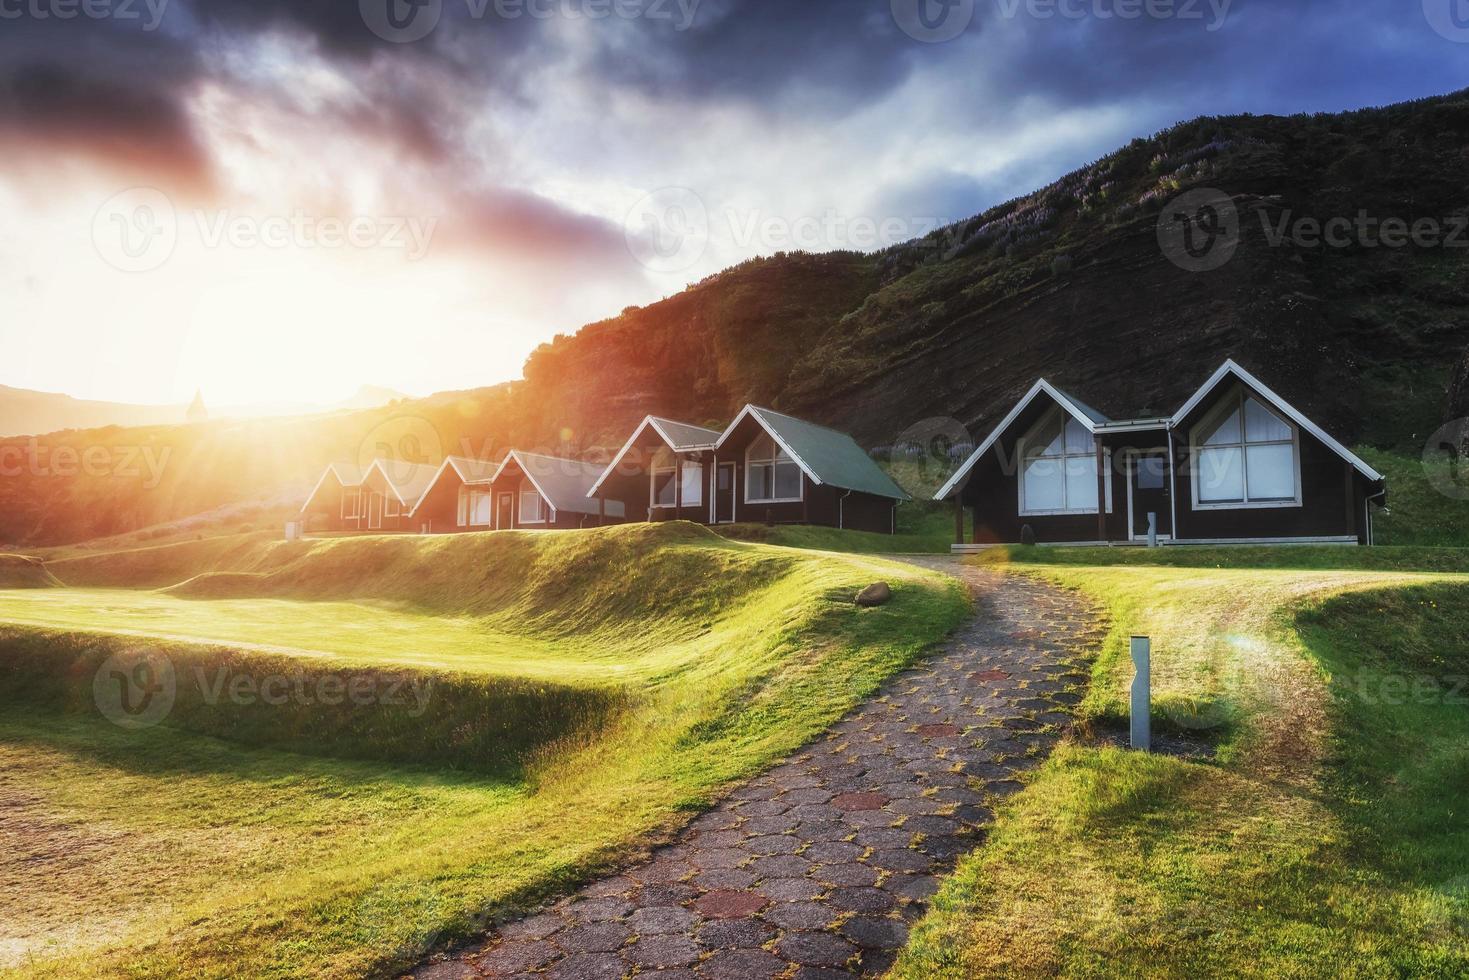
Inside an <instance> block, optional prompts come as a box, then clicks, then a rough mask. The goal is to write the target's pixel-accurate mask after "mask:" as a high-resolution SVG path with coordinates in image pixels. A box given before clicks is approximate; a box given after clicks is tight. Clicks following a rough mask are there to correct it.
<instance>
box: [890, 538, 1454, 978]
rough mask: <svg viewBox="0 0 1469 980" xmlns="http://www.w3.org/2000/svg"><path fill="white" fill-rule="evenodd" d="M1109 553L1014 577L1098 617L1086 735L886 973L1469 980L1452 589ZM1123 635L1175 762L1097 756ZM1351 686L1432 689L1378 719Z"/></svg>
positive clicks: (1117, 684) (1123, 682)
mask: <svg viewBox="0 0 1469 980" xmlns="http://www.w3.org/2000/svg"><path fill="white" fill-rule="evenodd" d="M1050 554H1051V553H1047V555H1048V556H1049V555H1050ZM1162 554H1164V555H1166V556H1169V558H1171V556H1172V555H1174V554H1185V552H1183V550H1182V549H1179V551H1178V552H1164V553H1162ZM1353 555H1356V556H1359V557H1358V563H1361V562H1365V561H1369V560H1375V559H1368V558H1366V557H1361V556H1364V555H1365V553H1360V552H1349V553H1347V554H1346V555H1345V556H1344V557H1345V558H1346V561H1347V562H1348V563H1350V562H1351V561H1352V557H1351V556H1353ZM999 557H1001V556H990V558H991V560H996V559H997V558H999ZM1108 557H1109V556H1107V555H1105V554H1103V553H1094V554H1092V555H1091V556H1090V561H1088V557H1087V556H1085V555H1077V554H1075V553H1067V554H1066V555H1065V556H1064V557H1062V558H1059V559H1054V560H1053V559H1051V558H1049V557H1047V559H1046V562H1045V563H1043V564H1042V563H1028V564H1017V565H1016V566H1015V570H1016V571H1018V572H1020V573H1023V574H1036V575H1041V576H1044V577H1047V578H1050V579H1053V580H1055V581H1058V582H1060V583H1062V584H1066V585H1070V586H1075V587H1078V588H1081V589H1083V590H1085V591H1087V592H1089V593H1090V594H1092V595H1094V596H1096V597H1097V598H1098V599H1099V600H1101V601H1102V602H1103V603H1105V605H1106V607H1107V609H1108V612H1109V614H1110V616H1111V617H1112V621H1113V627H1112V632H1111V635H1110V637H1109V639H1108V641H1107V643H1106V646H1105V649H1104V651H1103V653H1102V655H1101V657H1100V658H1099V660H1098V661H1097V663H1096V665H1095V671H1094V678H1093V688H1092V691H1091V692H1090V694H1089V695H1088V697H1087V699H1086V701H1085V702H1084V703H1083V705H1082V706H1081V709H1080V710H1081V713H1082V716H1083V718H1084V720H1085V722H1086V725H1085V727H1084V729H1083V733H1082V736H1081V737H1078V738H1077V739H1075V740H1073V741H1072V742H1071V743H1069V744H1066V745H1063V746H1062V747H1061V748H1060V749H1059V750H1058V751H1057V752H1056V753H1055V755H1053V757H1052V758H1051V759H1050V760H1049V761H1048V762H1047V763H1046V765H1045V766H1044V767H1043V768H1042V769H1041V770H1040V771H1039V773H1038V774H1037V775H1036V777H1035V779H1034V781H1033V782H1032V783H1031V785H1029V786H1028V787H1027V789H1026V791H1025V792H1024V793H1022V794H1020V795H1019V796H1017V797H1016V798H1015V799H1014V800H1013V801H1012V803H1011V804H1010V805H1009V806H1007V807H1006V808H1005V809H1004V810H1003V811H1002V812H1001V814H1000V818H999V820H998V823H997V825H996V827H995V829H994V833H993V836H992V838H991V839H990V841H989V843H988V845H987V846H986V847H985V848H984V849H983V850H981V851H979V852H977V853H976V854H975V855H973V856H971V857H970V858H969V859H968V860H966V861H965V862H963V863H962V864H961V866H960V869H959V871H958V873H957V875H956V876H955V877H954V878H953V879H952V880H950V881H949V882H947V883H946V884H945V886H944V888H943V889H942V890H941V891H940V893H939V895H938V896H937V898H936V901H935V904H934V907H933V910H932V912H931V913H930V915H929V916H928V917H927V918H926V919H925V920H924V921H923V922H922V923H921V924H920V926H919V927H918V928H917V929H916V930H915V931H914V934H913V940H912V943H911V945H910V947H909V948H908V949H907V950H906V951H905V953H904V955H903V957H902V958H901V960H900V962H899V964H898V968H897V972H896V975H897V976H900V977H920V976H921V977H924V978H929V977H933V976H942V977H972V976H991V975H1014V976H1053V975H1066V976H1096V977H1103V976H1108V977H1110V976H1159V977H1198V976H1259V977H1278V976H1300V977H1305V976H1352V977H1390V976H1441V977H1451V976H1453V977H1458V976H1464V975H1466V973H1469V888H1466V884H1469V877H1466V876H1469V846H1466V844H1469V836H1466V835H1469V809H1466V807H1465V806H1464V805H1463V801H1464V800H1465V799H1469V793H1466V788H1469V786H1466V780H1469V705H1465V704H1463V703H1458V704H1452V703H1449V699H1448V693H1449V691H1450V689H1451V687H1452V685H1453V681H1452V680H1451V678H1452V677H1453V676H1454V675H1455V674H1469V660H1466V656H1465V653H1464V650H1463V646H1462V637H1463V636H1464V635H1466V633H1469V577H1465V576H1463V575H1443V574H1419V573H1412V572H1390V571H1360V570H1355V569H1348V570H1329V569H1328V568H1326V567H1325V566H1326V565H1327V564H1328V562H1327V561H1326V559H1325V557H1324V556H1322V557H1321V559H1320V561H1319V562H1318V561H1317V559H1316V558H1315V557H1313V556H1311V555H1309V554H1306V555H1303V554H1302V553H1300V552H1298V551H1297V550H1295V549H1289V550H1287V549H1280V550H1279V554H1277V555H1276V556H1274V557H1273V559H1272V556H1271V555H1269V554H1266V553H1264V552H1253V553H1252V552H1242V553H1239V554H1238V555H1237V558H1238V560H1239V562H1240V563H1241V564H1244V565H1246V566H1253V567H1246V568H1231V567H1214V566H1216V565H1219V566H1227V565H1228V564H1229V561H1228V560H1226V559H1225V557H1224V556H1223V555H1217V556H1214V555H1211V556H1203V555H1199V554H1197V553H1195V560H1190V561H1184V560H1168V561H1165V562H1163V563H1154V564H1143V563H1142V559H1140V558H1135V557H1133V556H1132V553H1118V556H1116V561H1117V563H1116V564H1103V562H1104V561H1106V560H1107V559H1108ZM1206 557H1207V558H1208V559H1209V560H1207V561H1205V560H1203V559H1204V558H1206ZM1434 561H1435V563H1438V560H1437V559H1434ZM1397 563H1398V564H1400V565H1407V564H1411V562H1410V561H1409V560H1408V556H1407V555H1406V554H1404V555H1400V556H1399V561H1398V562H1397ZM1272 566H1274V567H1272ZM1302 566H1304V567H1302ZM1318 566H1319V567H1318ZM1433 603H1436V604H1437V605H1433ZM1134 633H1140V634H1147V635H1150V636H1151V637H1152V638H1153V641H1154V654H1153V656H1154V689H1155V695H1156V703H1155V711H1154V724H1155V728H1156V729H1157V730H1159V731H1160V733H1161V734H1162V735H1164V736H1167V737H1168V738H1169V739H1170V740H1172V741H1173V742H1174V743H1175V744H1184V745H1192V746H1193V747H1194V750H1195V754H1193V755H1172V756H1170V755H1162V754H1155V755H1143V754H1139V753H1134V752H1131V751H1127V750H1124V749H1122V748H1117V747H1111V746H1112V744H1114V743H1117V742H1120V741H1121V739H1122V730H1123V729H1122V726H1123V724H1124V722H1125V718H1126V711H1127V707H1126V705H1127V700H1126V699H1127V688H1128V685H1129V683H1130V680H1131V674H1132V668H1131V664H1130V660H1129V658H1128V654H1127V649H1126V647H1127V640H1128V637H1129V635H1131V634H1134ZM1364 670H1365V671H1367V674H1366V675H1365V678H1366V683H1367V688H1366V690H1368V691H1375V692H1379V693H1380V691H1381V690H1382V685H1381V675H1391V676H1411V677H1414V678H1416V677H1419V676H1426V677H1432V678H1435V679H1436V680H1435V682H1434V683H1433V684H1431V685H1429V686H1428V687H1427V688H1425V689H1424V690H1426V691H1428V693H1427V694H1426V695H1423V696H1422V697H1419V698H1417V699H1414V698H1408V699H1404V700H1403V701H1402V703H1395V704H1393V705H1391V706H1385V705H1383V704H1381V703H1380V700H1381V699H1380V698H1379V697H1375V696H1374V697H1372V698H1371V699H1370V700H1369V699H1367V698H1364V697H1362V696H1360V694H1359V693H1358V691H1359V688H1357V687H1355V686H1353V685H1352V684H1349V683H1343V681H1345V680H1347V679H1354V680H1356V679H1362V678H1363V677H1364V674H1363V671H1364ZM1374 671H1375V672H1377V673H1376V674H1373V673H1372V672H1374ZM1389 687H1392V685H1389ZM1392 689H1394V690H1395V687H1392Z"/></svg>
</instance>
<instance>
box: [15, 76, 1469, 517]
mask: <svg viewBox="0 0 1469 980" xmlns="http://www.w3.org/2000/svg"><path fill="white" fill-rule="evenodd" d="M1466 165H1469V95H1466V94H1465V93H1457V94H1454V95H1449V96H1444V97H1441V98H1436V99H1428V100H1423V101H1419V102H1415V103H1409V104H1404V105H1398V106H1391V107H1387V108H1382V109H1370V110H1363V111H1359V112H1351V113H1345V114H1339V115H1310V116H1307V115H1302V116H1292V117H1272V116H1234V117H1227V118H1203V119H1197V120H1194V121H1192V122H1188V123H1184V124H1181V125H1179V126H1175V127H1173V128H1172V129H1169V130H1167V131H1165V132H1163V133H1160V134H1158V135H1156V136H1153V137H1151V138H1146V139H1137V140H1134V141H1133V142H1132V143H1131V144H1129V145H1128V146H1126V147H1124V148H1122V149H1120V150H1118V151H1117V152H1116V153H1113V154H1111V155H1110V156H1108V157H1106V158H1104V159H1102V160H1099V161H1097V162H1096V163H1094V164H1092V165H1091V166H1088V167H1085V168H1082V169H1081V170H1078V171H1077V172H1075V173H1073V174H1070V175H1068V176H1066V177H1064V178H1063V179H1061V180H1060V181H1057V182H1056V183H1054V184H1052V185H1050V186H1048V187H1045V188H1042V189H1040V190H1038V191H1036V192H1035V193H1033V194H1031V195H1029V196H1027V197H1025V198H1022V199H1019V200H1016V201H1011V202H1008V203H1006V204H1003V205H1001V206H999V207H995V208H991V209H990V210H989V211H987V212H985V213H983V214H981V215H977V216H976V217H974V218H972V219H969V220H967V221H963V222H960V223H958V224H955V225H953V226H950V227H949V228H945V229H942V230H940V231H938V232H935V233H934V234H932V235H930V236H928V237H927V238H925V239H923V240H920V241H913V242H909V243H906V244H903V245H900V246H897V247H895V248H891V249H887V250H885V251H883V252H879V253H876V254H872V255H861V254H854V253H831V254H825V255H809V254H779V255H776V256H773V257H770V258H763V259H757V260H752V261H749V262H745V263H743V264H741V265H738V266H735V267H733V268H731V269H728V270H726V271H724V272H722V273H719V274H718V275H715V276H712V277H710V278H709V279H707V280H705V281H703V282H701V283H698V284H697V285H695V286H693V287H691V288H689V289H687V290H685V291H684V292H681V293H679V294H678V295H676V296H673V297H670V298H668V299H666V300H664V301H662V302H659V303H656V304H653V305H650V306H648V307H644V308H634V309H629V310H626V311H624V312H623V313H622V314H621V315H620V316H617V317H614V318H612V319H609V320H605V321H602V322H600V323H594V324H591V325H589V326H587V327H585V328H583V329H582V330H581V331H579V332H578V333H577V334H576V335H575V336H563V337H558V338H557V339H556V340H555V341H554V342H553V343H550V344H546V345H543V346H542V347H541V348H539V349H538V350H537V351H535V353H534V354H533V355H532V356H531V357H530V359H529V360H528V361H527V363H526V365H525V372H524V380H523V381H520V382H516V383H513V384H509V385H501V386H498V387H495V388H490V389H482V390H478V391H470V392H458V393H447V394H444V395H438V396H435V397H433V398H431V399H424V400H418V401H409V402H402V403H399V404H397V405H394V406H393V407H391V408H388V409H383V408H378V409H373V410H369V411H364V412H358V413H352V414H338V415H333V416H325V417H320V418H314V419H310V420H290V421H282V420H274V421H272V420H260V421H254V422H248V423H241V422H235V423H231V422H219V421H212V422H209V423H207V424H205V425H202V426H194V427H190V428H155V429H144V430H123V429H112V430H106V431H103V432H87V433H69V434H65V435H64V436H57V437H52V439H50V440H47V444H48V445H49V444H65V445H69V446H71V447H72V449H73V450H74V451H81V450H85V449H86V448H88V447H90V446H104V447H107V451H108V452H109V453H118V452H125V451H126V450H127V449H128V448H129V447H132V448H138V447H151V449H152V451H153V452H154V453H155V455H156V454H158V453H161V452H163V451H164V450H167V454H168V459H169V462H168V466H167V467H166V468H165V469H164V472H163V473H162V475H161V476H160V478H159V480H158V483H157V486H155V487H152V488H145V487H144V486H143V483H144V482H147V481H146V480H143V479H137V478H132V477H108V476H58V475H56V474H55V473H48V472H39V471H38V470H39V468H33V469H34V470H37V471H36V472H27V473H25V474H23V475H22V476H21V477H19V478H7V479H4V480H0V545H4V544H7V543H9V544H38V543H48V542H63V541H71V540H80V539H83V538H89V537H93V536H96V535H98V534H102V533H114V532H117V531H122V530H127V529H129V528H136V527H142V526H146V525H149V524H153V523H158V522H160V521H165V520H173V519H176V518H179V517H182V516H186V515H190V514H196V513H201V512H204V511H210V510H213V509H216V508H221V507H235V506H241V505H245V504H247V503H249V502H251V501H259V502H264V501H269V500H275V501H277V502H281V501H292V500H295V499H297V498H298V497H302V496H304V494H305V492H306V490H308V489H309V487H310V484H311V482H312V481H313V480H314V479H315V477H316V475H317V474H318V473H319V472H320V469H321V467H322V465H323V464H324V463H325V462H326V461H327V460H330V459H353V458H357V457H359V455H360V454H362V453H364V452H371V451H375V450H376V449H379V448H381V447H390V448H391V447H401V448H402V449H403V452H404V454H405V455H408V456H417V457H427V458H432V457H433V455H434V454H435V453H440V454H441V453H443V452H457V453H463V454H467V455H483V456H494V455H498V454H499V453H501V452H503V451H504V449H505V448H506V447H508V446H511V445H514V446H519V447H522V448H540V449H544V450H549V451H558V452H563V453H568V454H587V455H593V454H594V451H595V450H597V449H598V448H602V449H605V448H607V447H615V446H616V445H618V444H620V442H621V441H622V439H624V438H625V437H626V435H627V433H628V431H629V429H630V426H631V425H632V424H633V423H634V422H635V421H636V420H637V419H638V418H640V417H641V416H642V415H644V414H646V413H648V412H656V413H659V414H664V415H669V416H672V417H675V418H681V419H685V420H687V421H690V422H696V423H717V422H723V421H725V420H728V419H729V418H730V417H731V416H732V414H733V413H734V412H735V411H736V410H737V409H738V407H739V406H740V405H741V404H743V403H744V402H746V401H755V402H759V403H763V404H767V405H770V406H771V407H774V408H778V409H783V410H786V411H790V412H793V413H796V414H799V415H803V416H806V417H809V418H811V419H813V420H815V421H818V422H824V423H827V424H830V425H834V426H837V427H839V428H842V429H846V430H848V431H851V432H852V433H853V434H855V435H856V436H857V437H858V439H859V440H860V441H862V442H863V443H864V444H865V445H867V446H868V447H883V446H890V445H892V444H893V443H894V442H896V441H899V440H900V438H901V437H902V435H903V433H904V432H905V430H907V429H908V428H909V427H910V426H912V425H913V424H915V423H918V422H920V421H922V420H925V419H930V418H934V417H940V418H942V417H953V419H955V420H956V423H957V424H959V425H962V426H965V427H968V428H969V429H970V431H971V432H973V433H976V434H980V433H983V432H984V431H987V430H988V428H989V427H990V426H992V425H993V424H994V422H995V421H996V420H997V419H998V417H999V416H1000V414H1001V413H1003V412H1004V411H1005V410H1006V409H1007V408H1008V407H1009V405H1010V404H1011V403H1013V401H1014V399H1016V398H1017V397H1018V396H1019V395H1020V394H1021V393H1022V392H1023V391H1024V389H1025V388H1026V387H1027V386H1028V385H1030V384H1031V383H1032V382H1033V381H1034V379H1035V378H1036V377H1038V376H1042V375H1044V376H1046V377H1048V378H1050V379H1051V380H1053V381H1055V382H1056V383H1058V384H1060V385H1062V386H1063V387H1066V388H1069V389H1072V390H1073V391H1074V392H1075V393H1076V394H1077V395H1078V396H1080V397H1082V398H1083V399H1085V400H1086V401H1088V402H1090V403H1092V404H1093V405H1095V406H1096V407H1098V408H1100V409H1102V410H1103V411H1106V412H1109V413H1111V414H1114V415H1118V416H1121V415H1132V414H1147V413H1163V412H1165V411H1168V410H1170V409H1172V408H1174V407H1176V406H1177V405H1178V404H1179V403H1180V402H1181V401H1182V400H1183V398H1184V397H1185V395H1186V394H1187V393H1188V392H1190V391H1191V390H1192V389H1193V388H1194V387H1196V386H1197V385H1198V384H1199V383H1201V382H1202V381H1203V380H1204V378H1205V377H1206V376H1207V374H1208V373H1209V372H1210V371H1211V370H1212V369H1213V368H1214V367H1216V366H1217V365H1218V364H1219V362H1220V361H1222V360H1223V359H1224V358H1225V357H1226V356H1233V357H1235V358H1237V359H1239V360H1240V361H1241V362H1242V363H1244V364H1245V365H1246V366H1247V367H1250V368H1251V369H1253V370H1255V371H1257V372H1258V373H1259V374H1260V375H1261V376H1262V377H1263V378H1265V379H1266V380H1268V381H1269V382H1270V383H1271V384H1272V386H1274V387H1276V388H1277V389H1278V390H1280V391H1281V393H1282V394H1284V395H1285V396H1286V397H1288V398H1290V399H1292V400H1293V401H1295V402H1296V403H1297V404H1299V405H1300V406H1301V407H1302V408H1303V409H1305V410H1307V411H1308V412H1309V413H1311V414H1312V415H1313V416H1314V417H1316V418H1319V419H1320V420H1321V421H1322V422H1324V423H1325V424H1326V425H1327V426H1328V427H1330V428H1332V429H1333V430H1334V431H1336V432H1337V433H1339V434H1340V435H1341V436H1342V437H1343V438H1345V439H1346V440H1347V441H1348V442H1354V443H1368V444H1373V445H1377V446H1383V447H1397V448H1404V449H1408V450H1411V452H1412V453H1413V454H1415V455H1416V453H1417V452H1418V451H1419V450H1420V448H1421V445H1422V441H1423V440H1424V439H1425V438H1426V436H1427V434H1428V433H1429V432H1431V431H1432V430H1433V429H1434V428H1436V427H1437V426H1438V423H1439V421H1440V420H1441V417H1442V414H1443V410H1444V403H1445V400H1446V399H1445V391H1446V388H1447V384H1448V379H1449V374H1450V370H1451V367H1452V365H1453V363H1454V362H1455V361H1456V360H1457V359H1458V358H1459V357H1460V355H1461V353H1462V352H1463V351H1464V349H1465V347H1466V346H1469V263H1466V258H1469V250H1466V249H1463V248H1452V247H1438V248H1420V247H1400V248H1389V247H1382V246H1380V245H1379V246H1376V247H1368V246H1367V245H1352V246H1350V247H1343V248H1319V247H1316V248H1313V247H1310V246H1309V245H1308V244H1307V243H1306V242H1305V241H1303V240H1298V239H1297V238H1296V237H1294V236H1293V235H1290V234H1287V235H1286V236H1284V237H1283V238H1282V237H1280V236H1279V235H1278V234H1277V233H1276V232H1275V229H1276V228H1278V227H1280V226H1281V222H1282V221H1283V220H1284V221H1285V222H1286V225H1287V226H1288V225H1289V222H1290V221H1291V220H1294V219H1296V218H1303V217H1311V218H1316V219H1329V218H1333V217H1339V216H1340V217H1347V218H1355V216H1357V215H1358V213H1359V212H1364V211H1365V212H1367V213H1368V214H1369V215H1370V216H1374V217H1376V218H1378V219H1381V218H1399V219H1402V220H1404V221H1406V222H1409V223H1411V222H1414V221H1417V220H1419V219H1425V218H1431V219H1434V220H1435V221H1437V222H1440V223H1443V222H1445V221H1449V222H1450V223H1452V221H1453V219H1455V218H1462V217H1465V216H1469V182H1466V181H1465V180H1464V176H1463V175H1464V171H1465V167H1466ZM1202 188H1211V189H1216V190H1219V191H1221V192H1223V193H1224V194H1225V195H1226V196H1228V197H1229V198H1230V199H1231V200H1232V202H1233V206H1234V207H1235V208H1236V209H1237V211H1238V213H1239V215H1240V228H1241V232H1240V238H1239V244H1238V247H1237V250H1236V251H1235V253H1234V256H1233V258H1232V260H1231V261H1229V262H1228V263H1227V264H1225V265H1224V266H1223V267H1222V268H1219V269H1217V270H1215V271H1212V272H1190V271H1186V270H1185V269H1183V268H1180V267H1179V266H1178V265H1175V264H1174V263H1173V262H1171V261H1170V260H1169V259H1168V258H1167V257H1166V256H1165V255H1164V254H1163V252H1162V250H1161V249H1160V246H1159V241H1158V236H1157V228H1158V225H1159V219H1160V214H1161V213H1162V212H1163V208H1164V206H1165V205H1166V204H1167V202H1169V201H1170V200H1172V199H1173V198H1174V197H1175V196H1176V195H1178V194H1180V193H1182V192H1185V191H1188V190H1191V189H1202ZM1272 239H1276V240H1274V241H1272ZM423 356H434V355H431V354H425V355H423ZM213 411H214V410H213V407H212V406H211V412H213ZM951 427H952V426H951ZM6 448H7V447H6V445H5V444H4V443H3V442H0V465H3V463H4V456H3V453H4V452H5V451H6Z"/></svg>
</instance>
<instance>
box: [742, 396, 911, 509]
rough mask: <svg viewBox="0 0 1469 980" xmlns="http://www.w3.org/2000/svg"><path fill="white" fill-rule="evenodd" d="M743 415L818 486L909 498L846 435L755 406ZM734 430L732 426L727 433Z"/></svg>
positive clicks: (896, 497)
mask: <svg viewBox="0 0 1469 980" xmlns="http://www.w3.org/2000/svg"><path fill="white" fill-rule="evenodd" d="M745 412H746V413H749V414H750V415H751V416H752V417H753V418H755V419H756V420H757V421H759V422H760V423H761V424H762V425H763V426H764V427H765V429H766V431H768V432H770V433H771V435H773V436H774V437H775V439H776V441H777V442H779V443H780V444H781V445H782V448H784V449H785V450H786V451H787V452H788V453H790V454H791V456H792V457H794V458H795V460H796V462H797V463H800V464H801V468H802V469H803V470H805V471H806V475H807V476H809V477H811V479H813V480H815V481H816V482H817V483H822V484H825V485H827V486H831V487H838V488H839V489H842V490H856V491H857V492H859V493H870V494H875V495H876V496H879V497H892V498H894V499H895V500H911V499H912V498H911V497H909V496H908V494H907V493H905V492H904V491H903V488H902V487H900V486H898V485H897V484H896V483H894V482H893V478H892V477H890V476H888V475H887V473H885V472H883V469H882V467H880V466H878V465H877V464H876V463H875V462H873V461H872V457H871V456H869V455H867V452H866V451H865V450H863V448H862V447H861V446H859V445H857V441H856V440H855V439H853V438H852V437H851V436H849V435H847V434H846V433H845V432H838V431H837V430H835V429H828V428H827V427H826V426H824V425H817V424H815V423H814V422H806V421H803V420H801V419H798V418H792V417H791V416H789V415H782V414H781V413H780V412H774V411H771V410H770V409H768V408H757V407H756V406H754V405H750V406H747V407H746V409H745ZM741 414H744V413H741ZM735 423H736V425H737V424H738V423H739V419H736V420H735ZM734 429H735V426H734V425H731V426H730V427H729V432H733V431H734ZM729 432H726V435H728V434H729Z"/></svg>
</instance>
